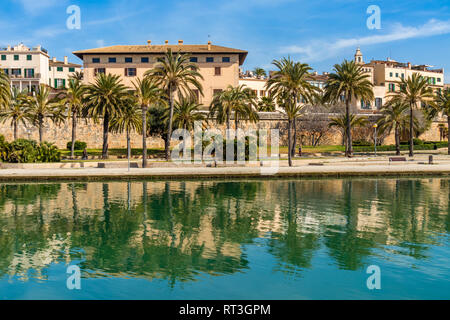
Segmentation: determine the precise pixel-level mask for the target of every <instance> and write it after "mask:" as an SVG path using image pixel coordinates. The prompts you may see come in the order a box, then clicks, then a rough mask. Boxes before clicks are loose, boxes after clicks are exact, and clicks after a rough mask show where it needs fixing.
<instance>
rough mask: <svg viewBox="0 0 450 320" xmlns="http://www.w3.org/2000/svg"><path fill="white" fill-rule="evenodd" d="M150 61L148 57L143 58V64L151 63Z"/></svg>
mask: <svg viewBox="0 0 450 320" xmlns="http://www.w3.org/2000/svg"><path fill="white" fill-rule="evenodd" d="M149 61H150V59H149V58H148V57H142V58H141V63H149Z"/></svg>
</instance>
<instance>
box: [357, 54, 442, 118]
mask: <svg viewBox="0 0 450 320" xmlns="http://www.w3.org/2000/svg"><path fill="white" fill-rule="evenodd" d="M355 62H356V63H357V64H359V65H361V67H362V68H363V69H364V71H366V72H367V73H368V74H369V75H370V80H371V82H372V83H373V85H374V94H375V101H372V102H369V103H367V102H363V101H358V102H357V105H358V107H359V108H360V109H362V110H379V109H380V108H381V107H382V106H383V105H384V103H385V102H386V101H387V100H388V99H389V95H391V94H393V93H394V92H396V91H399V90H400V84H401V81H402V79H408V77H411V76H412V75H413V74H414V73H419V74H420V75H421V76H422V77H424V78H427V79H428V83H429V85H430V86H431V87H432V88H433V90H434V91H438V90H442V89H443V88H444V69H431V68H432V67H431V66H428V65H412V64H411V63H410V62H408V63H401V62H397V61H395V60H392V59H387V60H372V61H371V62H369V63H365V62H364V58H363V54H362V52H361V50H360V49H359V48H358V49H357V50H356V53H355Z"/></svg>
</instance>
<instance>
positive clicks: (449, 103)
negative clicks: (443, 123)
mask: <svg viewBox="0 0 450 320" xmlns="http://www.w3.org/2000/svg"><path fill="white" fill-rule="evenodd" d="M430 107H431V110H430V111H431V112H430V117H433V118H434V117H435V116H437V115H438V114H439V113H442V115H446V116H447V132H448V129H449V128H450V88H447V89H445V90H444V91H441V92H438V93H437V96H436V98H435V101H434V103H432V104H431V105H430ZM443 133H444V129H442V130H441V137H442V136H443ZM447 138H448V137H447ZM447 152H448V154H449V155H450V139H448V151H447Z"/></svg>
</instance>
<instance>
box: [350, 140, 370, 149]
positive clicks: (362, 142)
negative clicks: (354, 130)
mask: <svg viewBox="0 0 450 320" xmlns="http://www.w3.org/2000/svg"><path fill="white" fill-rule="evenodd" d="M353 145H354V146H365V147H368V146H373V143H372V142H369V141H367V140H363V139H361V140H355V141H353Z"/></svg>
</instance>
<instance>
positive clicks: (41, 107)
mask: <svg viewBox="0 0 450 320" xmlns="http://www.w3.org/2000/svg"><path fill="white" fill-rule="evenodd" d="M25 106H26V108H27V109H28V114H29V118H30V120H31V122H32V123H33V124H34V125H35V126H37V127H38V129H39V142H40V143H42V142H43V138H44V120H45V118H49V119H51V120H52V121H53V123H55V124H58V123H61V122H62V121H64V119H65V115H64V108H63V105H62V104H61V101H60V100H58V99H57V98H50V88H49V87H48V86H47V85H45V84H41V85H40V86H39V90H38V92H37V93H36V94H35V95H34V96H28V97H27V98H26V100H25Z"/></svg>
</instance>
